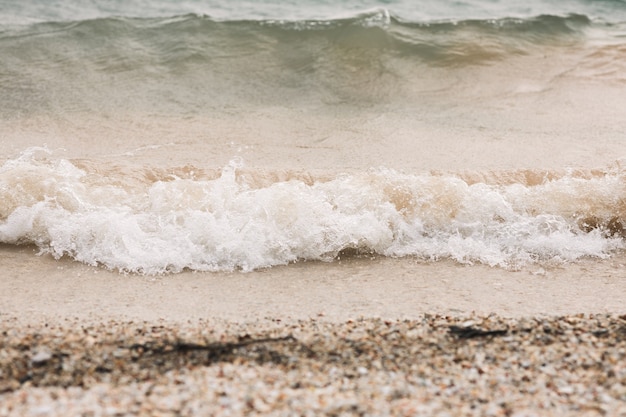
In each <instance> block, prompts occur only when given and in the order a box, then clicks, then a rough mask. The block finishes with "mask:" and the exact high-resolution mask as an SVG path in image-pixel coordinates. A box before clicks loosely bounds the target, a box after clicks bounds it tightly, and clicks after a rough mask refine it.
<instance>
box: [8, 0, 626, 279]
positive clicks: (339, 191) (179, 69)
mask: <svg viewBox="0 0 626 417" xmlns="http://www.w3.org/2000/svg"><path fill="white" fill-rule="evenodd" d="M244 3H245V6H250V7H239V6H241V5H242V4H243V3H241V4H240V3H237V7H234V6H233V7H232V8H230V9H229V8H227V7H224V5H219V4H211V3H205V2H203V3H202V4H198V3H196V2H186V3H176V4H174V3H170V2H164V1H162V2H151V3H150V4H149V5H142V6H141V7H137V8H135V7H134V6H127V5H123V4H122V3H120V4H116V3H108V5H107V6H106V7H105V6H104V5H101V4H99V3H97V2H96V3H93V2H90V3H89V4H86V3H85V4H81V3H80V2H79V3H75V6H72V7H71V8H68V6H64V5H62V4H60V3H59V4H56V3H41V4H39V3H37V2H21V3H20V5H13V6H10V7H9V8H8V9H7V10H5V11H4V12H2V13H3V14H1V15H0V17H1V19H0V54H2V56H3V57H5V59H3V60H2V62H0V109H1V110H0V140H1V141H2V144H3V146H2V150H0V161H1V163H2V166H1V167H0V242H2V243H6V244H9V245H21V244H28V245H36V246H37V247H38V250H39V251H40V252H41V253H45V254H50V255H52V256H54V257H57V258H61V257H69V258H71V259H75V260H77V261H80V262H84V263H87V264H90V265H98V266H103V267H106V268H109V269H112V270H119V271H130V272H139V273H146V274H160V273H170V272H180V271H184V270H196V271H231V270H243V271H251V270H255V269H258V268H266V267H271V266H277V265H286V264H291V263H293V262H302V261H305V260H309V261H311V260H322V261H326V262H334V263H336V262H338V259H339V258H340V257H342V256H344V257H345V256H346V255H348V254H351V255H357V256H358V255H368V256H369V255H374V256H386V257H391V258H402V259H406V262H407V264H408V265H411V262H414V261H415V259H417V260H419V261H420V262H433V263H437V262H442V261H445V260H452V261H454V262H455V263H457V264H460V265H476V264H484V265H488V266H496V267H499V268H503V269H504V270H520V269H530V270H534V268H543V267H545V268H552V267H554V266H558V265H565V264H570V263H572V262H580V261H581V260H584V261H585V262H587V260H589V259H592V260H596V262H598V264H602V263H604V262H608V261H607V259H609V258H611V257H616V256H617V257H619V256H621V255H620V254H621V253H622V251H623V249H624V234H625V232H624V224H625V223H624V222H625V221H626V219H625V216H626V214H625V212H624V210H625V206H624V171H623V162H622V158H623V157H624V153H623V152H624V147H623V141H624V140H625V139H626V133H625V132H626V117H625V116H626V111H625V110H624V109H626V106H625V104H626V98H625V97H626V95H624V94H623V92H624V88H625V87H626V78H625V74H626V71H625V70H626V68H624V62H625V61H624V58H625V57H626V55H625V54H626V43H625V39H626V37H625V34H626V23H625V22H626V11H625V10H626V6H625V5H624V4H623V3H622V2H619V1H612V2H582V1H576V2H574V1H572V2H567V3H559V7H558V10H557V9H556V7H555V6H551V5H549V4H544V3H545V2H544V3H537V4H533V3H529V4H528V5H527V6H526V7H524V8H510V7H508V6H506V5H504V4H500V3H498V2H496V3H483V2H477V1H475V2H470V3H464V4H463V5H452V4H451V3H450V4H447V3H443V4H441V3H437V4H426V5H425V6H424V7H422V8H420V9H419V10H416V8H414V7H410V5H409V4H408V3H404V2H388V3H386V4H385V5H384V7H381V5H379V4H374V3H370V2H345V3H343V4H340V3H332V4H331V3H328V4H326V3H324V2H312V1H309V2H300V3H298V2H294V3H293V4H292V5H285V4H280V5H279V4H272V3H268V2H264V3H261V2H244ZM400 264H402V261H401V262H400ZM394 265H395V264H394ZM392 269H393V268H392Z"/></svg>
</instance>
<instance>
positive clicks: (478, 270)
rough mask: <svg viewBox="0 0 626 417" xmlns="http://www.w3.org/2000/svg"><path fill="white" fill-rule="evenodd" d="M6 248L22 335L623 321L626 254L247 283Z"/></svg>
mask: <svg viewBox="0 0 626 417" xmlns="http://www.w3.org/2000/svg"><path fill="white" fill-rule="evenodd" d="M35 253H36V252H35V250H34V248H32V247H18V246H8V245H3V246H0V258H1V259H2V262H3V274H2V277H1V278H0V318H2V319H5V320H6V319H14V320H17V322H19V323H20V324H38V323H41V322H42V321H45V322H48V323H55V322H62V321H63V320H65V319H78V320H80V321H82V322H86V323H87V322H91V323H99V322H102V321H109V320H118V321H132V320H135V321H137V320H138V321H159V320H165V321H166V322H169V323H172V324H175V323H182V322H186V321H188V320H199V319H217V320H228V321H236V322H246V321H257V320H259V319H262V318H269V319H277V318H278V319H282V320H303V319H309V318H324V319H326V320H328V321H336V322H342V321H345V320H349V319H358V318H359V317H367V318H376V317H378V318H383V319H392V320H395V319H414V318H415V317H417V316H420V315H421V314H424V313H431V314H447V315H452V316H459V315H467V314H472V313H476V314H483V315H488V314H498V315H500V316H503V317H512V318H519V317H531V316H555V315H572V314H580V313H585V314H588V313H593V314H598V313H624V312H625V311H624V307H623V294H626V279H624V278H625V277H626V272H625V270H624V266H623V265H624V264H626V255H621V254H618V255H616V256H614V257H613V258H611V259H607V260H600V261H598V260H588V261H581V262H578V263H573V264H568V265H562V266H555V267H551V268H548V267H545V266H544V267H542V266H538V265H535V266H530V267H528V268H526V269H525V270H522V271H507V270H504V269H501V268H491V267H488V266H485V265H472V266H462V265H459V264H455V263H454V262H451V261H439V262H432V263H424V262H419V261H417V260H414V259H408V258H403V259H391V258H382V257H377V258H375V259H369V258H368V259H358V258H351V259H347V260H341V261H336V262H333V263H323V262H303V263H297V264H292V265H288V266H284V267H274V268H270V269H266V270H259V271H254V272H249V273H241V272H232V273H199V272H183V273H179V274H172V275H163V276H141V275H130V274H120V273H118V272H112V271H108V270H104V269H102V268H97V267H91V266H87V265H84V264H80V263H78V262H73V261H70V260H67V259H61V260H58V261H57V260H54V259H53V258H51V257H49V256H37V255H36V254H35Z"/></svg>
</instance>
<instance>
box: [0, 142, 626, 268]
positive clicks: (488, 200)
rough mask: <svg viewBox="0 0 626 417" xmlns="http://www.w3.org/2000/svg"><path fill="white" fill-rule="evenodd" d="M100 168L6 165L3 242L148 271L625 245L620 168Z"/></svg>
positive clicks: (546, 255) (591, 250) (488, 257)
mask: <svg viewBox="0 0 626 417" xmlns="http://www.w3.org/2000/svg"><path fill="white" fill-rule="evenodd" d="M81 165H84V166H85V167H84V168H81V167H79V166H81ZM97 166H98V164H96V163H92V164H85V163H84V162H83V163H82V164H81V162H80V161H70V160H66V159H61V158H56V157H55V156H54V155H52V154H49V153H48V152H47V151H46V150H44V149H35V148H32V149H29V150H27V151H26V152H24V153H23V154H22V155H21V156H20V157H18V158H15V159H10V160H8V161H6V162H5V163H4V165H3V166H2V167H1V168H0V242H2V243H6V244H34V245H36V246H37V247H39V249H40V252H41V253H45V254H50V255H52V256H54V257H55V258H61V257H64V256H67V257H70V258H72V259H75V260H77V261H80V262H84V263H86V264H89V265H101V266H104V267H106V268H109V269H114V270H119V271H125V272H137V273H144V274H161V273H169V272H179V271H182V270H184V269H191V270H198V271H228V270H242V271H250V270H254V269H258V268H264V267H270V266H274V265H284V264H288V263H291V262H296V261H301V260H319V261H332V260H334V259H336V258H337V257H338V256H340V255H341V254H346V253H351V254H357V255H358V254H367V255H383V256H390V257H404V256H411V257H415V258H417V259H421V260H424V261H436V260H439V259H453V260H455V261H457V262H460V263H467V264H471V263H476V262H478V263H483V264H487V265H491V266H499V267H503V268H509V269H516V268H520V267H524V266H525V265H529V264H535V263H562V262H571V261H575V260H577V259H580V258H583V257H589V256H592V257H600V258H604V257H607V256H610V254H611V253H613V252H614V251H616V250H620V249H624V240H623V234H624V228H623V227H622V219H623V213H624V203H623V196H624V176H623V173H622V172H621V171H619V170H618V171H614V172H607V173H604V174H598V175H593V176H590V177H589V176H588V177H580V176H575V175H567V174H566V175H562V176H556V177H555V178H553V179H545V180H544V181H540V182H539V183H537V184H529V183H524V182H514V183H510V181H504V182H503V183H498V181H497V180H496V181H495V182H494V181H491V182H489V183H487V182H473V181H470V180H468V179H467V178H464V177H463V175H454V174H420V175H416V174H405V173H400V172H397V171H394V170H390V169H385V168H377V169H371V170H369V171H367V172H361V173H353V174H339V175H329V176H327V177H325V178H321V177H320V179H317V180H316V179H315V178H310V176H298V175H294V176H292V177H291V178H289V177H287V178H283V179H280V180H267V176H265V177H264V176H263V173H261V172H260V171H258V177H261V178H264V179H263V180H259V179H258V178H257V177H256V175H257V171H255V170H254V169H250V168H245V167H244V165H243V162H242V161H240V160H233V161H231V162H230V163H229V164H228V166H226V167H224V168H223V169H221V170H219V171H218V172H217V174H215V175H197V174H194V173H193V172H191V171H186V172H188V175H185V176H180V175H174V174H172V175H163V176H161V177H160V178H159V177H154V176H153V175H151V176H145V178H144V179H143V180H141V181H140V180H137V178H139V177H141V176H139V175H136V176H134V177H133V176H132V175H130V176H129V175H127V174H128V172H126V173H125V172H117V173H116V172H115V170H109V171H105V170H101V169H97V168H94V167H97ZM134 169H138V168H134ZM165 171H167V170H165ZM197 172H202V170H200V169H198V170H197ZM126 178H133V179H132V180H127V179H126ZM304 178H306V179H304Z"/></svg>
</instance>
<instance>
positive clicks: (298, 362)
mask: <svg viewBox="0 0 626 417" xmlns="http://www.w3.org/2000/svg"><path fill="white" fill-rule="evenodd" d="M0 257H1V258H2V259H3V265H4V273H3V274H2V277H1V278H0V307H1V310H0V313H1V314H0V327H1V329H0V332H1V333H2V334H3V338H2V348H1V349H0V353H1V355H0V369H2V374H0V417H9V416H10V417H13V416H20V417H23V416H31V415H32V416H40V415H47V416H67V415H113V416H122V415H137V416H143V415H146V416H148V415H150V416H152V415H179V416H180V415H184V416H187V415H189V416H193V415H235V416H239V415H250V414H254V415H290V414H294V413H295V414H298V415H315V414H317V415H322V414H323V415H365V414H370V415H401V416H411V415H435V414H436V415H450V416H466V415H467V416H471V415H494V416H497V415H508V416H530V415H533V416H570V415H571V416H578V415H589V416H596V415H597V416H619V415H623V414H624V413H626V406H624V404H626V372H625V370H624V368H623V367H622V366H620V364H622V363H624V361H626V314H624V313H625V311H624V308H623V299H622V298H623V297H622V295H623V294H624V293H626V280H624V279H623V278H624V272H623V271H624V269H623V264H624V260H625V259H624V258H623V257H622V255H616V256H615V257H613V258H611V259H608V260H603V261H598V260H588V261H583V262H579V263H576V264H569V265H565V266H558V267H556V266H555V267H551V268H548V267H540V266H533V267H529V268H527V269H526V270H523V271H506V270H503V269H499V268H490V267H487V266H484V265H473V266H460V265H458V264H454V263H453V262H447V261H442V262H436V263H423V262H418V261H416V260H411V259H389V258H375V259H359V258H350V259H343V260H341V261H337V262H334V263H328V264H327V263H316V262H307V263H301V264H293V265H289V266H285V267H276V268H271V269H267V270H261V271H255V272H250V273H239V272H233V273H193V272H184V273H181V274H175V275H165V276H156V277H155V276H140V275H130V274H128V275H125V274H120V273H117V272H111V271H107V270H103V269H101V268H97V267H90V266H86V265H83V264H80V263H77V262H73V261H70V260H67V259H61V260H58V261H57V260H54V259H52V258H51V257H49V256H36V255H35V251H34V249H33V248H32V247H16V246H8V245H3V246H0Z"/></svg>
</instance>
